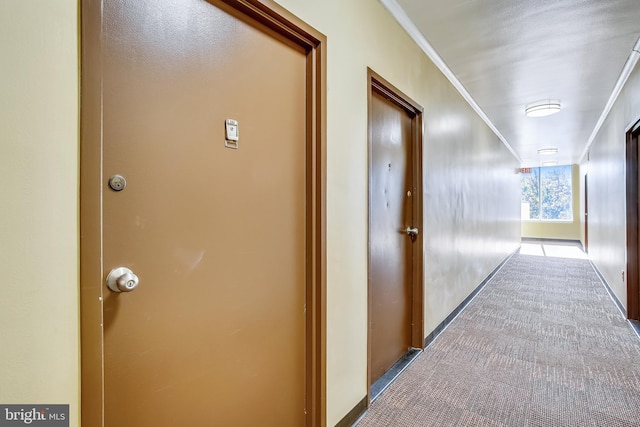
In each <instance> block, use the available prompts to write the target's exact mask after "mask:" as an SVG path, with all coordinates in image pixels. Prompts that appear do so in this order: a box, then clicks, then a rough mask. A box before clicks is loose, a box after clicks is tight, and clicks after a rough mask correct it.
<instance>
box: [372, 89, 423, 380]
mask: <svg viewBox="0 0 640 427" xmlns="http://www.w3.org/2000/svg"><path fill="white" fill-rule="evenodd" d="M397 101H398V100H397V99H394V100H392V99H391V97H390V96H389V94H388V93H384V92H381V91H380V90H379V88H378V87H373V88H372V91H371V95H370V112H369V115H370V116H369V129H370V136H369V138H370V150H371V152H370V166H369V167H370V170H369V175H370V176H369V180H370V184H369V185H370V188H369V197H370V200H369V292H370V294H369V299H370V301H369V304H370V305H369V322H370V331H369V340H370V383H374V382H375V381H376V380H377V379H379V378H380V377H381V376H382V375H383V374H384V373H385V372H386V371H387V370H388V369H389V368H390V367H391V366H392V365H393V364H394V363H395V362H396V361H397V360H398V359H400V358H401V357H402V356H403V355H404V354H405V353H406V352H407V350H409V348H410V347H412V332H413V330H412V322H413V320H414V285H416V284H415V282H414V279H415V278H416V277H417V276H416V275H414V271H415V268H416V267H417V264H415V265H414V262H416V261H418V260H416V259H415V258H414V254H415V250H414V245H416V244H419V243H417V242H418V241H419V239H417V238H416V237H413V238H412V237H411V236H410V235H408V234H407V232H406V229H407V228H408V227H409V228H414V227H418V226H419V224H420V221H419V218H418V217H417V215H416V214H417V212H418V211H419V210H418V209H417V208H418V207H417V206H416V205H415V204H416V203H417V200H419V197H417V193H418V191H419V190H418V189H419V188H420V186H419V184H418V182H416V179H415V177H416V175H417V173H416V172H417V171H415V170H414V167H415V162H414V156H413V153H414V151H415V150H414V141H415V135H414V132H415V128H416V127H417V126H415V114H412V113H411V112H409V111H407V110H406V108H405V107H403V106H401V105H399V104H398V102H397ZM415 302H416V305H417V304H419V305H421V304H422V301H419V302H418V301H415ZM419 311H420V312H421V310H419ZM420 316H421V314H420ZM416 321H417V322H421V319H420V320H417V319H416ZM420 340H421V338H418V342H419V341H420ZM416 346H420V344H419V343H418V345H416Z"/></svg>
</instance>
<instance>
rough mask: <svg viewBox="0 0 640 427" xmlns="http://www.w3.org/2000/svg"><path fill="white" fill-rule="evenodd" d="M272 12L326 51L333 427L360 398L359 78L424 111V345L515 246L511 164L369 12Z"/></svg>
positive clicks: (352, 1) (367, 2)
mask: <svg viewBox="0 0 640 427" xmlns="http://www.w3.org/2000/svg"><path fill="white" fill-rule="evenodd" d="M278 2H279V3H280V4H282V5H283V6H285V7H286V8H287V9H289V10H290V11H291V12H293V13H294V14H296V15H297V16H299V17H300V18H302V19H303V20H305V21H306V22H308V23H309V24H311V25H312V26H314V27H315V28H316V29H318V30H319V31H321V32H323V33H324V34H325V35H326V36H327V39H328V61H327V63H328V69H327V72H328V97H327V104H328V121H327V123H328V129H327V131H328V136H327V141H328V150H327V151H328V153H327V155H328V174H327V176H328V191H327V199H328V200H327V214H328V227H327V234H328V235H327V245H328V254H327V259H328V271H327V275H328V289H327V298H328V316H327V317H328V331H327V341H328V343H327V345H328V357H327V360H328V366H327V391H328V396H327V412H328V414H327V415H328V416H327V419H328V425H330V426H333V425H335V423H337V422H338V421H340V419H341V418H342V417H343V416H344V415H345V414H346V413H347V412H348V411H350V410H351V409H352V408H353V407H354V406H355V405H356V404H357V403H358V402H359V401H360V400H361V399H362V398H363V397H364V396H365V395H366V363H367V341H366V339H367V67H371V68H372V69H373V70H374V71H376V72H377V73H379V74H380V75H381V76H382V77H383V78H385V79H387V80H388V81H390V82H391V83H392V84H394V85H395V86H397V87H398V88H399V89H400V90H402V91H403V92H404V93H406V94H407V95H408V96H410V97H411V98H413V99H414V100H415V101H416V102H418V103H419V104H421V105H422V106H423V107H424V121H425V123H424V130H425V133H424V141H425V146H424V157H425V162H424V168H425V170H424V200H425V210H424V212H425V219H424V230H423V232H424V237H425V255H424V258H425V287H426V292H425V333H426V334H428V333H430V332H431V331H432V330H433V329H434V328H435V327H436V326H437V325H438V324H439V323H440V322H441V321H442V320H443V319H444V318H445V317H446V316H447V315H448V314H449V313H450V312H451V310H453V309H454V308H455V307H456V306H457V305H458V304H459V303H460V302H461V301H463V300H464V299H465V298H466V297H467V296H468V295H469V293H470V292H471V291H472V290H473V289H474V288H475V287H476V286H477V285H478V284H479V283H480V282H481V281H482V280H483V279H484V278H485V277H486V275H487V274H489V273H490V272H491V271H492V269H493V268H494V267H496V265H497V264H498V263H499V262H500V261H502V260H503V259H504V258H505V257H506V256H507V255H508V254H509V253H511V252H512V251H514V250H515V249H516V248H517V246H518V245H519V239H520V181H519V176H518V175H517V174H516V173H515V171H516V169H517V168H518V167H519V164H518V162H517V161H516V160H515V159H514V158H513V157H512V156H511V154H510V153H509V152H508V151H507V149H506V148H505V147H504V146H503V145H502V143H501V142H500V141H499V140H498V138H497V137H496V136H495V135H494V134H493V133H492V132H491V131H490V130H489V129H488V128H487V126H486V125H485V124H484V123H483V122H482V121H481V120H480V119H479V118H478V116H477V115H476V114H475V113H474V112H473V110H472V109H471V108H470V107H469V106H468V104H467V103H466V102H465V101H464V100H463V99H462V98H461V97H460V96H459V94H458V93H457V92H456V91H455V90H454V88H453V87H452V86H451V85H450V84H449V82H448V81H447V80H446V79H445V78H444V76H443V75H442V74H441V73H440V72H439V71H438V70H437V69H436V67H435V66H434V65H433V64H432V63H431V61H429V60H428V59H427V58H426V56H425V55H424V54H423V53H422V51H421V50H419V48H418V47H417V45H416V44H415V43H414V42H413V41H412V40H411V39H410V38H409V36H408V35H407V34H406V33H405V32H404V31H403V30H402V29H401V28H400V27H399V25H398V24H397V23H396V22H395V21H394V19H393V18H392V17H391V16H390V14H389V13H388V12H387V11H386V9H384V7H383V6H382V5H381V4H380V3H379V2H377V1H372V0H349V1H344V0H323V1H317V0H278Z"/></svg>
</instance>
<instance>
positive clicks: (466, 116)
mask: <svg viewBox="0 0 640 427" xmlns="http://www.w3.org/2000/svg"><path fill="white" fill-rule="evenodd" d="M279 2H280V3H281V4H282V5H283V6H285V7H287V8H288V9H289V10H290V11H292V12H293V13H295V14H296V15H298V16H300V17H301V18H302V19H303V20H305V21H307V22H308V23H310V24H311V25H313V26H314V27H316V28H317V29H318V30H320V31H322V32H323V33H325V34H326V35H327V37H328V70H327V71H328V94H327V103H328V117H327V126H328V128H327V132H328V135H327V142H328V150H327V151H328V153H327V154H328V171H327V172H328V173H327V215H328V218H327V244H328V254H327V262H328V266H327V269H328V271H327V273H328V283H327V287H328V288H327V296H328V325H327V326H328V331H327V335H328V337H327V339H328V343H327V344H328V354H327V391H328V396H327V420H328V425H329V426H332V425H335V423H337V422H338V421H339V420H340V419H341V418H342V417H343V416H344V415H345V414H346V413H347V412H348V411H350V410H351V409H352V408H353V407H354V405H356V404H357V403H358V402H359V401H360V400H361V399H362V398H364V397H365V395H366V363H367V341H366V340H367V277H366V276H367V67H371V68H372V69H373V70H374V71H376V72H377V73H379V74H380V75H382V76H383V77H384V78H385V79H387V80H389V81H390V82H391V83H392V84H394V85H396V86H397V87H399V88H400V89H401V90H402V91H404V92H405V93H406V94H408V95H409V96H411V97H412V98H413V99H414V100H415V101H417V102H418V103H420V104H421V105H422V106H423V107H424V131H425V136H424V141H425V146H424V156H425V161H424V168H425V172H424V200H425V210H424V211H425V220H424V225H425V227H424V230H423V233H424V236H425V335H426V334H428V333H430V332H431V331H432V330H433V329H434V328H435V327H436V326H437V325H438V324H439V323H440V322H441V321H442V320H443V319H444V318H445V317H446V316H447V315H448V314H449V313H450V312H451V310H453V309H454V308H455V307H456V306H457V305H458V304H459V303H460V302H461V301H463V300H464V299H465V297H466V296H467V295H469V293H470V292H471V291H472V290H473V289H474V288H475V287H476V286H477V285H478V284H479V283H480V282H481V281H482V280H483V279H484V278H485V277H486V276H487V274H489V273H490V272H491V271H492V270H493V269H494V268H495V267H496V266H497V265H498V264H499V263H500V262H501V261H502V260H503V259H504V258H505V257H506V256H507V255H508V254H510V253H512V252H513V251H514V250H515V249H516V248H517V247H518V244H519V238H520V221H519V212H520V208H519V206H520V205H519V203H520V186H519V177H518V175H517V174H516V173H515V170H516V168H517V167H518V166H519V165H518V163H517V161H516V160H515V159H514V158H513V157H512V156H511V155H510V153H509V152H508V151H507V150H506V148H505V147H504V146H503V145H502V144H501V143H500V141H499V140H498V138H497V137H496V136H495V135H494V134H493V133H492V132H491V131H490V130H489V129H488V128H487V127H486V126H485V124H484V123H483V122H482V121H481V120H480V119H479V118H478V117H477V115H476V114H475V113H474V112H473V110H472V109H471V108H470V107H469V106H468V105H467V104H466V102H465V101H464V100H463V99H462V98H461V97H460V96H459V95H458V94H457V92H456V91H455V90H454V89H453V87H452V86H451V85H450V84H449V82H448V81H447V80H446V79H445V78H444V77H443V75H442V74H441V73H440V72H439V71H438V70H437V69H436V67H435V66H434V65H433V64H432V63H431V62H430V61H429V60H428V59H427V58H426V57H425V56H424V54H422V52H421V51H420V50H419V49H418V47H417V46H416V45H415V44H414V43H413V41H412V40H411V39H410V38H409V37H408V36H407V35H406V34H405V32H404V31H403V30H402V29H401V28H400V27H399V26H398V25H397V24H396V22H395V21H394V20H393V19H392V17H391V16H390V15H389V14H388V12H387V11H386V10H385V9H384V8H383V7H382V6H381V4H379V3H378V2H376V1H371V0H350V1H344V0H324V1H317V0H280V1H279ZM0 16H1V18H0V20H1V23H2V25H1V28H2V29H1V30H0V31H1V32H2V33H1V35H2V38H1V41H0V44H1V45H2V48H3V54H4V58H3V64H4V65H3V67H4V68H3V72H4V73H5V74H4V75H5V78H4V79H3V82H2V83H0V87H1V88H2V97H3V100H5V102H4V103H3V106H2V107H0V109H2V117H3V118H4V119H5V121H6V123H7V124H6V125H3V126H2V132H3V134H2V151H3V152H2V156H0V162H1V163H2V170H3V171H4V173H5V179H4V180H2V183H1V184H0V189H2V194H1V195H2V197H3V199H4V200H9V201H11V202H10V203H3V204H2V205H1V206H2V207H0V212H2V218H3V221H2V224H1V225H0V230H1V233H2V234H1V239H2V242H3V245H2V247H1V249H0V251H2V254H0V255H2V256H1V257H0V258H1V259H2V262H3V269H2V271H3V273H4V275H5V277H4V280H3V295H2V299H0V342H2V343H3V345H2V346H0V361H2V363H1V364H0V384H2V386H1V387H0V402H3V403H4V402H29V401H38V402H53V403H70V404H71V405H72V413H74V415H76V414H77V408H78V384H77V381H78V366H79V365H78V327H79V325H78V303H77V301H78V295H77V289H78V279H77V276H78V256H77V253H78V251H77V242H78V233H77V228H78V223H77V219H78V215H77V206H78V199H77V194H78V193H77V189H78V136H77V135H78V103H77V96H78V91H77V86H78V74H77V67H78V57H77V54H78V53H77V4H76V1H75V0H74V1H71V0H48V1H45V2H43V1H36V0H20V1H9V2H2V3H1V4H0ZM7 73H8V75H7ZM5 343H11V344H7V345H5ZM72 425H74V426H75V425H77V418H73V422H72Z"/></svg>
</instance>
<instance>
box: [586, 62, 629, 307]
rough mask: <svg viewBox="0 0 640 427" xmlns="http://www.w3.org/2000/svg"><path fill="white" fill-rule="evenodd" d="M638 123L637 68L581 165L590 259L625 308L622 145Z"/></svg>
mask: <svg viewBox="0 0 640 427" xmlns="http://www.w3.org/2000/svg"><path fill="white" fill-rule="evenodd" d="M639 119H640V67H638V65H636V68H635V70H634V71H633V73H632V74H631V76H630V77H629V79H628V80H627V83H626V85H625V87H624V88H623V90H622V92H621V93H620V96H619V97H618V100H617V101H616V103H615V104H614V106H613V108H612V109H611V112H610V113H609V115H608V117H607V119H606V120H605V122H604V124H603V125H602V128H601V129H600V131H599V132H598V135H597V136H596V139H595V140H594V142H593V144H592V145H591V149H590V150H589V156H588V158H585V159H584V160H583V163H581V165H580V167H581V175H582V176H584V174H587V175H588V178H587V185H588V191H589V194H588V202H589V222H588V225H589V256H590V257H591V260H592V261H593V262H594V263H595V265H596V266H597V267H598V270H600V272H601V273H602V275H603V276H604V278H605V280H606V281H607V283H608V284H609V286H610V287H611V289H612V290H613V292H614V293H615V295H616V297H617V298H618V299H619V300H620V302H621V303H622V304H623V305H624V306H625V307H626V305H627V284H626V283H625V282H624V281H623V279H622V271H625V270H626V211H625V209H626V194H625V188H626V184H625V144H626V131H627V128H628V127H630V126H631V125H633V124H634V123H635V122H637V121H638V120H639Z"/></svg>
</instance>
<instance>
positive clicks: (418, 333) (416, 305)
mask: <svg viewBox="0 0 640 427" xmlns="http://www.w3.org/2000/svg"><path fill="white" fill-rule="evenodd" d="M367 82H368V84H367V117H368V135H367V144H368V147H367V149H368V191H367V197H368V202H367V204H368V210H367V216H368V218H367V225H368V231H367V294H368V298H367V402H368V404H370V403H371V310H372V304H371V234H370V230H371V211H372V206H371V199H372V197H371V190H372V188H373V182H372V179H373V175H372V167H373V163H372V162H373V158H372V157H373V156H372V152H373V129H372V125H371V120H370V117H371V111H372V96H373V93H374V92H377V93H378V94H380V95H382V96H384V97H385V98H387V99H388V100H390V101H391V102H393V103H394V104H396V105H397V106H399V107H401V108H402V109H403V110H405V111H406V112H407V113H408V114H409V115H410V116H411V117H412V120H411V133H412V143H411V161H412V163H413V177H412V179H413V184H414V192H413V196H412V197H413V200H414V202H413V217H414V218H417V221H416V223H414V225H413V226H414V227H417V228H418V230H420V232H419V233H418V235H417V236H416V241H415V244H414V245H413V254H412V256H413V259H414V262H413V272H412V273H413V274H412V276H413V280H412V281H413V286H412V292H411V293H412V302H411V307H412V309H411V346H412V347H414V348H420V349H421V348H423V347H424V280H423V277H424V272H423V270H424V269H423V266H424V260H423V246H424V240H423V236H424V227H423V215H422V200H423V198H422V135H423V132H422V113H423V108H422V107H421V106H420V105H419V104H418V103H416V102H415V101H413V100H412V99H411V98H409V97H408V96H407V95H405V94H404V93H403V92H402V91H400V90H399V89H398V88H396V87H395V86H394V85H392V84H391V83H389V82H388V81H387V80H385V79H384V78H383V77H382V76H380V75H379V74H377V73H376V72H375V71H373V70H372V69H371V68H367Z"/></svg>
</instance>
